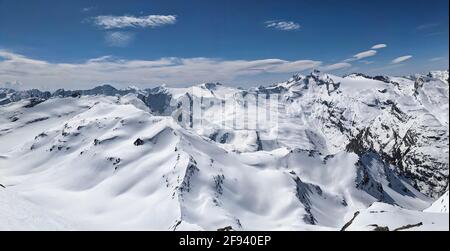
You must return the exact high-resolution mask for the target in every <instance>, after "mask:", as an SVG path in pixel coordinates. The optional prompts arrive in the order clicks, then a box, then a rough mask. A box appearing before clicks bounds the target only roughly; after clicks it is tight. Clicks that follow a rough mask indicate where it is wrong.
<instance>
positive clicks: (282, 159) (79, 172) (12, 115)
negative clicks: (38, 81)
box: [0, 71, 449, 230]
mask: <svg viewBox="0 0 450 251" xmlns="http://www.w3.org/2000/svg"><path fill="white" fill-rule="evenodd" d="M448 87H449V82H448V71H443V72H431V73H429V74H427V75H415V76H410V77H388V76H376V77H370V76H366V75H363V74H351V75H348V76H345V77H337V76H333V75H329V74H323V73H320V72H317V71H315V72H313V73H311V74H309V75H307V76H300V75H295V76H294V77H292V78H291V79H289V80H288V81H286V82H283V83H277V84H274V85H272V86H268V87H258V88H251V89H248V90H242V89H236V88H231V87H227V86H224V85H221V84H219V83H207V84H202V85H198V86H194V87H192V88H167V87H158V88H153V89H144V90H139V89H137V88H127V89H125V90H117V89H115V88H114V87H112V86H109V85H103V86H99V87H96V88H94V89H91V90H78V91H68V90H57V91H55V92H53V93H50V92H42V91H39V90H30V91H14V90H11V89H0V184H1V186H0V201H5V203H3V204H15V205H17V207H22V209H20V208H18V209H14V211H17V212H18V213H17V214H8V213H5V212H7V211H8V210H2V207H3V208H5V206H4V205H1V204H0V223H1V224H0V225H2V227H3V228H8V227H5V226H9V225H11V227H10V228H12V229H20V228H23V229H48V228H50V229H156V230H216V229H219V228H223V227H228V226H231V227H232V228H233V229H235V230H340V229H343V228H344V230H347V229H348V230H373V229H381V228H382V229H386V228H389V229H390V230H394V229H399V228H400V229H399V230H406V229H411V230H415V229H417V230H431V229H439V230H448V228H449V226H448V217H449V216H448V170H449V166H448V164H449V158H448V150H449V138H448V137H449V123H448V116H449V96H448V94H449V92H448ZM261 96H262V97H267V99H270V98H273V97H276V98H277V100H276V101H277V104H278V105H279V106H277V111H276V112H274V111H270V113H271V114H275V117H271V120H270V121H269V122H267V121H265V122H264V123H263V124H258V123H257V124H256V126H254V127H252V126H248V124H249V122H248V121H247V126H243V127H232V128H230V127H221V126H207V125H206V124H203V125H204V126H200V127H196V126H194V123H195V122H197V121H196V118H195V116H193V115H192V109H193V108H192V106H193V105H192V104H194V103H196V102H200V103H201V107H202V118H203V121H202V123H208V125H209V123H210V124H213V125H223V124H228V123H230V122H235V120H236V118H239V117H240V116H241V115H243V114H246V115H247V116H250V117H251V116H252V114H253V113H252V112H248V111H258V109H261V103H260V102H261V100H260V99H259V97H261ZM223 104H233V109H227V107H226V106H224V105H223ZM272 112H274V113H272ZM255 113H257V112H255ZM272 116H273V115H272ZM257 121H258V120H257ZM271 123H273V124H271ZM446 192H447V194H446V195H444V194H445V193H446ZM440 196H444V197H443V198H440V199H438V198H439V197H440ZM445 196H447V197H445ZM445 198H447V200H446V205H443V204H445ZM437 199H438V200H437ZM15 200H17V201H19V202H17V203H15V202H14V201H15ZM436 200H437V201H436ZM434 201H436V202H435V203H434V204H433V205H432V203H433V202H434ZM440 201H441V202H440ZM9 207H11V205H9ZM7 208H8V207H7ZM443 208H445V209H443ZM375 211H377V213H373V212H375ZM21 212H23V215H20V214H21ZM42 212H47V213H45V216H42V217H43V218H42V222H43V223H41V222H39V221H34V220H33V221H31V222H30V221H26V222H24V221H22V220H20V219H28V218H30V216H29V215H30V214H31V215H39V214H42ZM384 212H389V213H386V214H385V213H384ZM355 213H356V214H357V216H355V215H356V214H355ZM354 216H355V217H354ZM353 217H354V218H353ZM34 218H35V217H34V216H33V217H31V218H30V219H34ZM394 218H395V221H394V220H393V219H394ZM18 219H19V220H18ZM352 219H353V220H352ZM8 223H9V225H8ZM419 223H421V224H419ZM21 224H22V225H21ZM375 225H376V226H378V227H379V228H377V227H374V226H375ZM370 226H372V227H370Z"/></svg>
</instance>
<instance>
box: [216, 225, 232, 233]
mask: <svg viewBox="0 0 450 251" xmlns="http://www.w3.org/2000/svg"><path fill="white" fill-rule="evenodd" d="M217 231H218V232H229V231H233V227H232V226H226V227H223V228H219V229H217Z"/></svg>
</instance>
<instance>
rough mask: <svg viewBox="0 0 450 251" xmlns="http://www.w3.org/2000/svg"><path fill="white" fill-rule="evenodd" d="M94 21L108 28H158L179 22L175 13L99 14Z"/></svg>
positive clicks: (103, 27) (99, 25) (101, 26)
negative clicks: (139, 14)
mask: <svg viewBox="0 0 450 251" xmlns="http://www.w3.org/2000/svg"><path fill="white" fill-rule="evenodd" d="M92 20H93V23H94V24H95V25H96V26H98V27H100V28H102V29H106V30H110V29H122V28H147V27H148V28H156V27H160V26H164V25H171V24H175V23H176V22H177V17H176V16H175V15H149V16H140V17H136V16H97V17H94V18H93V19H92Z"/></svg>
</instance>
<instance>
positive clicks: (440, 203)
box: [424, 191, 449, 214]
mask: <svg viewBox="0 0 450 251" xmlns="http://www.w3.org/2000/svg"><path fill="white" fill-rule="evenodd" d="M448 197H449V192H448V191H447V192H446V193H445V194H444V195H442V196H441V198H439V199H438V200H437V201H436V202H434V203H433V205H431V207H429V208H427V209H425V210H424V212H430V213H447V214H448V212H449V211H448Z"/></svg>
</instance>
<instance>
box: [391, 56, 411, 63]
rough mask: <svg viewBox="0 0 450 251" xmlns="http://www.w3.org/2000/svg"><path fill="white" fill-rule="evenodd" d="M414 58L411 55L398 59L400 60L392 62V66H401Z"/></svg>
mask: <svg viewBox="0 0 450 251" xmlns="http://www.w3.org/2000/svg"><path fill="white" fill-rule="evenodd" d="M412 57H413V56H411V55H407V56H402V57H398V58H396V59H394V60H392V62H391V63H392V64H399V63H402V62H405V61H406V60H410V59H411V58H412Z"/></svg>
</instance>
